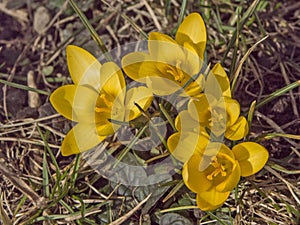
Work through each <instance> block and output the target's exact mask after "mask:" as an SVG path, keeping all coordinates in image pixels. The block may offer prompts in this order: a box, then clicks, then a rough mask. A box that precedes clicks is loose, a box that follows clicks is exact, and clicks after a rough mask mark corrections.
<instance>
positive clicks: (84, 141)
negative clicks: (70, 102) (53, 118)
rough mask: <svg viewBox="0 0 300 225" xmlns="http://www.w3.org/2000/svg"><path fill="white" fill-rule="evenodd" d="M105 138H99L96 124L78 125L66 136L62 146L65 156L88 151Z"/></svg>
mask: <svg viewBox="0 0 300 225" xmlns="http://www.w3.org/2000/svg"><path fill="white" fill-rule="evenodd" d="M105 138H106V137H105V136H102V137H101V136H98V135H97V132H96V129H95V125H94V124H80V123H79V124H77V125H76V126H75V127H73V128H72V129H71V130H70V131H69V133H68V134H67V135H66V137H65V139H64V140H63V143H62V146H61V153H62V155H63V156H68V155H72V154H78V153H80V152H84V151H87V150H89V149H91V148H93V147H95V146H96V145H97V144H99V143H100V142H101V141H102V140H104V139H105Z"/></svg>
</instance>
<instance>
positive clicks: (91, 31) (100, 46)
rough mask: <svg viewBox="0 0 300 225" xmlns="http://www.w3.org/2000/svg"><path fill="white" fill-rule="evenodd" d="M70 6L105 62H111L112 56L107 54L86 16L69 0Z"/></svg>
mask: <svg viewBox="0 0 300 225" xmlns="http://www.w3.org/2000/svg"><path fill="white" fill-rule="evenodd" d="M69 3H70V5H71V6H72V8H73V9H74V11H75V12H76V13H77V15H78V16H79V18H80V20H81V21H82V23H83V24H84V26H85V27H86V28H87V29H88V31H89V32H90V34H91V36H92V38H93V39H94V40H95V41H96V43H97V44H98V46H99V48H100V50H101V52H102V53H103V54H104V56H105V58H106V60H107V61H113V59H112V56H111V55H110V54H109V52H108V50H107V48H106V47H105V45H104V42H103V41H102V39H101V38H100V37H99V35H98V34H97V32H96V30H95V29H94V27H93V26H92V25H91V23H90V22H89V20H88V19H87V18H86V16H85V15H84V14H83V12H82V11H81V10H80V9H79V7H78V5H77V4H76V3H75V1H73V0H69Z"/></svg>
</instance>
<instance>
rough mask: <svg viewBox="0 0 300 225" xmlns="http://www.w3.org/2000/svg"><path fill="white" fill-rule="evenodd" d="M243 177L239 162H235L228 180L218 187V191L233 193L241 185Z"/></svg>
mask: <svg viewBox="0 0 300 225" xmlns="http://www.w3.org/2000/svg"><path fill="white" fill-rule="evenodd" d="M240 177H241V168H240V165H239V163H238V161H237V160H234V165H233V168H232V171H231V173H230V174H228V176H227V179H226V180H224V181H223V182H222V183H220V184H219V185H217V186H216V190H217V191H219V192H227V191H232V190H233V189H234V188H235V186H236V185H237V184H238V183H239V181H240Z"/></svg>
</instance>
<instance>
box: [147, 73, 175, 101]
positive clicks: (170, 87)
mask: <svg viewBox="0 0 300 225" xmlns="http://www.w3.org/2000/svg"><path fill="white" fill-rule="evenodd" d="M146 84H147V87H148V88H150V89H151V91H152V92H153V93H154V94H156V95H159V96H166V95H170V94H173V93H174V92H176V91H178V90H179V89H180V88H181V86H180V85H179V84H178V83H176V82H175V81H173V80H171V79H168V78H165V77H158V76H151V77H147V78H146Z"/></svg>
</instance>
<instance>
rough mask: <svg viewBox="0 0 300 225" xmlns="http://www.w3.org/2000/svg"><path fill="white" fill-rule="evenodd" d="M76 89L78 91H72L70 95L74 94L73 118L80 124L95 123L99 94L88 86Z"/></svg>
mask: <svg viewBox="0 0 300 225" xmlns="http://www.w3.org/2000/svg"><path fill="white" fill-rule="evenodd" d="M74 87H75V88H76V90H70V94H71V95H72V94H74V96H73V104H72V109H73V118H74V119H75V121H78V122H80V121H82V122H88V123H95V121H96V120H95V107H96V102H97V98H98V96H99V94H98V93H97V92H96V91H95V90H94V89H91V88H89V87H86V86H74ZM74 87H73V88H74ZM69 89H70V88H69Z"/></svg>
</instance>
